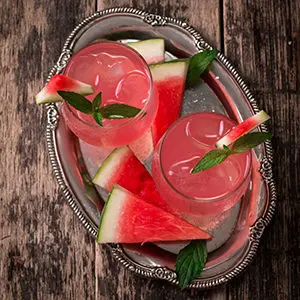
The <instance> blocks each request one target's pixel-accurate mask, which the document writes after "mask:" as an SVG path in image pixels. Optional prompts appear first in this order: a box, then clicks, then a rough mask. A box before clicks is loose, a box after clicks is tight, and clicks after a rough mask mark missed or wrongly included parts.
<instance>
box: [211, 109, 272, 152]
mask: <svg viewBox="0 0 300 300" xmlns="http://www.w3.org/2000/svg"><path fill="white" fill-rule="evenodd" d="M269 119H270V116H269V115H268V114H267V113H266V112H264V111H263V110H261V111H260V112H258V113H257V114H255V115H254V116H252V117H250V118H248V119H247V120H245V121H243V122H242V123H240V124H238V125H237V126H236V127H234V128H233V129H231V130H230V131H229V133H227V134H226V135H225V136H223V137H222V138H221V139H220V140H218V141H217V143H216V147H217V148H219V149H223V146H224V145H225V146H229V145H230V144H232V143H233V142H235V141H236V140H237V139H238V138H240V137H241V136H243V135H245V134H246V133H248V132H249V131H251V130H253V129H255V128H256V127H258V126H259V125H260V124H262V123H264V122H265V121H267V120H269Z"/></svg>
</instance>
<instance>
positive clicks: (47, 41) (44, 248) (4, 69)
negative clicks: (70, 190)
mask: <svg viewBox="0 0 300 300" xmlns="http://www.w3.org/2000/svg"><path fill="white" fill-rule="evenodd" d="M94 8H95V5H94V1H90V0H73V1H60V2H58V1H55V2H54V1H38V0H36V1H34V0H24V1H23V0H19V1H9V0H2V1H1V3H0V20H1V21H0V57H1V61H0V72H1V74H2V78H1V81H0V95H1V99H2V100H3V101H2V105H1V108H0V110H1V111H0V116H1V128H0V141H1V142H0V143H1V144H0V152H1V160H0V168H1V203H0V223H1V224H0V262H1V264H0V268H1V269H0V276H1V280H0V295H1V298H2V299H76V298H77V299H85V298H86V299H91V298H93V297H94V294H93V293H94V288H95V278H94V273H93V271H94V241H93V240H91V239H90V238H89V237H88V235H87V234H86V232H85V230H84V229H83V227H82V226H81V225H80V223H79V222H78V220H77V219H76V218H75V217H74V215H73V213H72V211H71V209H70V208H69V207H68V205H67V204H66V203H65V201H64V200H62V199H60V198H59V197H58V190H57V183H56V182H55V180H54V179H53V176H52V175H51V167H50V163H49V158H48V155H47V151H46V145H45V144H46V143H45V124H46V122H45V109H44V108H42V107H37V105H36V104H35V100H34V94H36V93H37V91H38V90H39V89H40V88H41V87H42V85H43V83H44V80H45V78H46V76H47V73H48V71H49V70H50V68H51V67H52V65H53V64H54V62H55V61H56V60H57V58H58V55H59V53H60V51H61V48H62V45H63V42H64V40H65V39H66V37H67V36H68V34H69V33H70V31H71V30H72V28H73V27H74V26H75V24H77V23H78V22H79V20H80V19H81V18H83V17H84V16H85V15H87V14H89V13H91V12H92V11H93V9H94Z"/></svg>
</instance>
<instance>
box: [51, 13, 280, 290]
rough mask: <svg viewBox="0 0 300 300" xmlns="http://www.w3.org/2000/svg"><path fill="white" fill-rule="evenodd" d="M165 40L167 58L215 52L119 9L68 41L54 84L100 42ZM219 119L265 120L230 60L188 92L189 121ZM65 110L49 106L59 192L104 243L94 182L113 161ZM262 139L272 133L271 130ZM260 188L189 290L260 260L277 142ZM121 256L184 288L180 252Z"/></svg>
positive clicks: (175, 26)
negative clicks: (203, 116) (76, 56)
mask: <svg viewBox="0 0 300 300" xmlns="http://www.w3.org/2000/svg"><path fill="white" fill-rule="evenodd" d="M152 37H163V38H164V39H165V41H166V50H167V55H166V58H167V59H168V58H170V57H188V56H190V55H192V54H194V53H196V52H198V51H199V50H201V49H211V46H210V45H209V44H208V43H206V42H205V41H204V40H203V38H202V37H201V35H200V34H199V33H198V32H197V31H196V30H195V29H193V28H192V27H190V26H189V25H188V24H187V23H184V22H181V21H179V20H176V19H173V18H168V17H161V16H159V15H154V14H148V13H146V12H144V11H141V10H137V9H134V8H111V9H107V10H104V11H99V12H96V13H95V14H93V15H91V16H90V17H88V18H86V19H85V20H84V21H82V22H81V23H80V24H79V25H78V26H77V27H76V28H75V29H74V30H73V32H72V33H71V34H70V36H69V37H68V39H67V41H66V43H65V45H64V47H63V50H62V52H61V55H60V57H59V59H58V61H57V63H56V64H55V66H54V67H53V69H52V70H51V72H50V74H49V77H48V80H49V79H50V78H51V77H52V76H53V75H54V74H56V73H61V72H63V70H64V67H65V66H66V64H67V62H68V61H69V59H70V57H71V56H72V54H73V53H75V52H76V51H78V50H79V49H81V48H82V47H85V46H86V45H88V44H89V43H91V42H94V41H95V40H97V39H111V40H120V39H121V40H124V39H125V40H126V39H127V40H128V39H133V40H140V39H147V38H152ZM203 110H207V111H216V112H221V113H225V114H227V115H229V116H230V117H231V118H235V119H236V120H237V121H242V120H244V119H246V118H248V117H249V116H251V115H252V114H253V113H255V112H258V111H259V109H258V106H257V104H256V102H255V100H254V98H253V96H252V95H251V93H250V91H249V90H248V87H247V86H246V84H245V83H244V81H243V80H242V79H241V77H240V76H239V75H238V73H237V72H236V70H235V69H234V68H233V66H232V65H231V63H230V62H229V61H228V60H227V59H226V58H225V57H224V55H222V54H221V53H219V54H218V58H217V59H216V61H214V63H213V65H212V67H211V71H210V72H209V74H207V75H206V77H205V79H204V81H203V82H202V83H200V84H199V85H198V86H197V87H196V88H194V89H190V90H187V91H186V92H185V98H184V105H183V112H182V114H183V115H184V114H187V113H190V112H195V111H203ZM59 114H60V113H59V106H58V105H56V104H49V105H47V116H48V117H47V145H48V152H49V155H50V159H51V164H52V167H53V172H54V175H55V177H56V178H57V180H58V184H59V186H60V188H61V190H62V192H63V194H64V196H65V198H66V200H67V201H68V203H69V204H70V206H71V207H72V209H73V211H74V213H75V214H76V215H77V216H78V218H79V220H80V221H81V223H82V224H83V225H84V227H85V228H86V229H87V230H88V232H89V233H90V234H91V235H93V236H94V237H96V234H97V228H98V224H99V218H100V213H99V210H101V207H102V205H103V203H104V202H103V199H105V197H106V192H105V191H103V190H100V189H99V188H95V187H94V186H93V185H92V184H91V181H90V178H91V176H93V175H94V173H95V171H96V169H97V168H98V166H99V165H100V164H101V162H102V161H103V159H104V158H105V155H106V154H107V153H108V152H107V151H105V150H104V149H98V148H95V147H93V146H89V145H87V144H85V143H84V142H82V141H79V140H78V139H77V138H76V137H75V136H74V135H73V134H72V133H71V132H70V131H69V130H68V128H67V127H66V126H65V124H64V122H63V120H62V119H60V118H59ZM259 130H261V131H267V129H266V127H265V126H264V125H263V126H261V127H260V129H259ZM253 159H254V160H253V161H254V162H257V163H256V164H255V166H254V169H253V174H255V176H254V175H253V177H252V181H251V183H250V185H249V189H248V191H247V193H246V195H245V196H244V197H243V199H241V201H240V202H239V203H238V204H237V205H236V206H235V207H234V208H233V209H232V210H231V211H230V212H229V213H228V214H226V215H222V216H220V220H221V221H220V224H219V225H218V226H215V227H214V228H213V229H212V230H211V231H212V232H213V233H214V235H215V238H214V239H213V240H212V241H211V242H210V243H209V252H210V253H209V255H208V261H207V264H206V267H205V269H204V271H203V272H202V274H201V276H200V277H199V278H198V279H196V280H194V281H193V282H192V283H191V284H190V286H189V287H192V288H201V289H204V288H211V287H214V286H217V285H220V284H223V283H226V282H228V281H229V280H231V279H232V278H234V277H236V276H237V275H238V274H239V273H241V272H242V271H243V270H244V269H245V268H246V267H247V266H248V265H249V263H250V262H251V260H252V258H253V256H254V255H255V253H256V251H257V248H258V245H259V241H260V239H261V236H262V233H263V231H264V229H265V228H266V226H267V225H268V224H269V223H270V220H271V218H272V215H273V213H274V210H275V204H276V190H275V184H274V180H273V173H272V165H271V164H272V159H273V156H272V146H271V144H270V143H269V142H267V143H265V144H264V145H262V146H260V147H258V148H257V149H255V150H254V151H253ZM108 246H109V247H110V249H111V252H112V254H113V256H114V257H115V258H116V260H117V261H119V262H120V263H121V264H123V265H124V266H125V267H126V268H128V269H130V270H132V271H133V272H135V273H137V274H139V275H142V276H145V277H149V278H156V279H157V278H159V279H163V280H167V281H169V282H171V283H174V284H178V281H177V279H176V274H175V272H174V261H175V255H174V254H172V252H173V253H176V252H178V249H180V247H182V245H180V244H174V243H172V244H168V243H166V244H159V245H154V244H144V245H143V246H138V245H108Z"/></svg>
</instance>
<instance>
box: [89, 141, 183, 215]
mask: <svg viewBox="0 0 300 300" xmlns="http://www.w3.org/2000/svg"><path fill="white" fill-rule="evenodd" d="M93 183H94V184H96V185H98V186H100V187H102V188H104V189H106V190H107V191H109V190H111V188H112V187H113V185H114V184H118V185H120V186H122V187H123V188H125V189H127V190H128V191H130V192H132V193H133V194H135V195H136V196H138V197H140V198H141V199H143V200H145V201H147V202H149V203H152V204H154V205H156V206H158V207H159V208H161V209H164V210H165V211H168V212H170V213H172V214H177V213H175V212H174V210H173V209H172V208H171V207H170V206H169V205H168V204H167V203H166V202H165V201H164V200H163V199H162V198H161V196H160V195H159V193H158V191H157V189H156V186H155V183H154V180H153V178H152V176H151V175H150V173H149V172H148V171H147V170H146V168H145V167H144V165H143V164H142V163H141V162H140V161H139V160H138V159H137V158H136V156H135V155H134V154H133V152H132V151H131V150H130V149H129V147H127V146H125V147H121V148H116V149H114V150H113V151H112V152H111V153H110V154H109V156H108V157H107V158H106V159H105V160H104V162H103V163H102V165H101V167H100V168H99V169H98V171H97V173H96V175H95V176H94V178H93ZM177 215H178V214H177Z"/></svg>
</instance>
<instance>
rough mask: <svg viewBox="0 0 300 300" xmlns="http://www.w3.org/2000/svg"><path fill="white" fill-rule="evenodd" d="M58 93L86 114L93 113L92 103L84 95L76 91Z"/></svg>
mask: <svg viewBox="0 0 300 300" xmlns="http://www.w3.org/2000/svg"><path fill="white" fill-rule="evenodd" d="M57 93H58V94H59V96H61V97H62V98H63V99H64V100H65V101H67V102H68V103H69V104H70V105H71V106H73V107H74V108H76V109H77V110H79V111H81V112H83V113H86V114H91V113H92V112H93V109H92V103H91V102H90V101H89V100H87V99H86V98H85V97H84V96H82V95H80V94H77V93H74V92H65V91H57Z"/></svg>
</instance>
